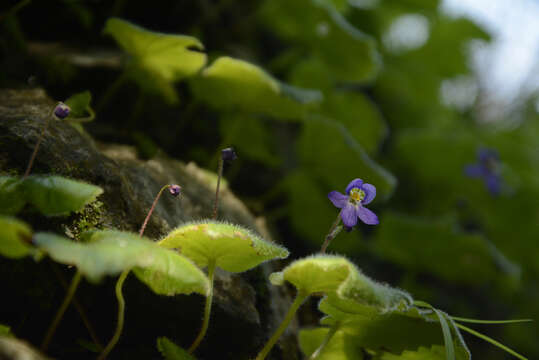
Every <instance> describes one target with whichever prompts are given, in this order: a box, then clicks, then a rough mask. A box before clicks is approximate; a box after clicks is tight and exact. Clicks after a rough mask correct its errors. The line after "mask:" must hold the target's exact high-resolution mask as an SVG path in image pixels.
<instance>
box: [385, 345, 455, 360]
mask: <svg viewBox="0 0 539 360" xmlns="http://www.w3.org/2000/svg"><path fill="white" fill-rule="evenodd" d="M374 360H447V359H446V357H445V350H444V348H443V346H433V347H431V348H426V347H420V348H419V349H417V351H410V350H406V351H403V352H402V353H401V354H392V353H389V352H384V353H382V354H381V355H380V356H377V357H375V358H374Z"/></svg>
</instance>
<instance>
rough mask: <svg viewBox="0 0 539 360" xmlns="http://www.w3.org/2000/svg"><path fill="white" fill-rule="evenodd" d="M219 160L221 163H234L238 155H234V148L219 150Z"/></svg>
mask: <svg viewBox="0 0 539 360" xmlns="http://www.w3.org/2000/svg"><path fill="white" fill-rule="evenodd" d="M221 158H222V159H223V161H229V162H230V161H234V160H236V159H237V158H238V155H236V152H235V151H234V148H231V147H229V148H226V149H223V150H221Z"/></svg>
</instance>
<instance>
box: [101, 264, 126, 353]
mask: <svg viewBox="0 0 539 360" xmlns="http://www.w3.org/2000/svg"><path fill="white" fill-rule="evenodd" d="M130 271H131V269H127V270H124V272H123V273H122V274H121V275H120V277H119V278H118V281H117V282H116V298H117V299H118V323H117V324H116V331H115V332H114V335H113V336H112V339H110V341H109V343H108V344H107V346H106V347H105V350H103V352H102V353H101V354H100V355H99V357H98V358H97V360H103V359H105V358H106V357H107V355H108V354H109V353H110V352H111V351H112V349H113V348H114V346H116V344H117V343H118V340H120V335H121V334H122V330H123V327H124V315H125V300H124V296H123V294H122V286H123V284H124V281H125V279H127V275H129V272H130Z"/></svg>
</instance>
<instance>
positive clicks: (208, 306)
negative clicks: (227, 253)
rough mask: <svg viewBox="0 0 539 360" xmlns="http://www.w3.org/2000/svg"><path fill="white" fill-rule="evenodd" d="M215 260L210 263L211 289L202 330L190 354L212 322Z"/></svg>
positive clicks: (190, 348) (207, 297) (205, 307)
mask: <svg viewBox="0 0 539 360" xmlns="http://www.w3.org/2000/svg"><path fill="white" fill-rule="evenodd" d="M215 266H216V265H215V261H212V262H210V263H209V264H208V278H209V280H210V291H209V293H208V296H206V305H205V306H204V318H203V320H202V327H201V328H200V332H199V333H198V335H197V337H196V339H195V341H194V342H193V344H192V345H191V346H190V347H189V350H187V351H188V352H189V354H192V353H193V352H194V351H195V350H196V349H197V347H198V345H200V342H201V341H202V339H204V336H205V335H206V331H207V330H208V325H209V323H210V313H211V304H212V301H213V279H214V275H215Z"/></svg>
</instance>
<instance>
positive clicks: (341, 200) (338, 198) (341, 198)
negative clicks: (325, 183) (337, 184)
mask: <svg viewBox="0 0 539 360" xmlns="http://www.w3.org/2000/svg"><path fill="white" fill-rule="evenodd" d="M328 199H329V200H330V201H331V202H332V203H333V205H335V206H336V207H338V208H339V209H342V208H343V207H345V206H346V204H348V196H346V195H343V194H341V193H340V192H338V191H332V192H330V193H329V194H328Z"/></svg>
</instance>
